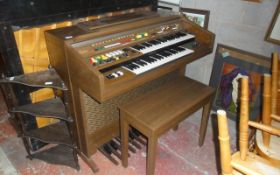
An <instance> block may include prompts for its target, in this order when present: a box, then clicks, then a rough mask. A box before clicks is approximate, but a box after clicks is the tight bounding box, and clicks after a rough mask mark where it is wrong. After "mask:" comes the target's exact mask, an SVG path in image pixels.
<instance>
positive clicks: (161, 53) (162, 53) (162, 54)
mask: <svg viewBox="0 0 280 175" xmlns="http://www.w3.org/2000/svg"><path fill="white" fill-rule="evenodd" d="M158 54H159V55H161V56H163V57H167V56H168V55H169V54H167V53H166V52H164V51H159V52H158Z"/></svg>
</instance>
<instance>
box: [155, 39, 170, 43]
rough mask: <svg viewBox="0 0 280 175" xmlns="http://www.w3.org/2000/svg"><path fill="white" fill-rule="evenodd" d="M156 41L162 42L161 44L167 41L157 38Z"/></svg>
mask: <svg viewBox="0 0 280 175" xmlns="http://www.w3.org/2000/svg"><path fill="white" fill-rule="evenodd" d="M157 40H158V41H160V42H162V43H164V42H166V41H168V40H167V39H164V38H158V39H157Z"/></svg>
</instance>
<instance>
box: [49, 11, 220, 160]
mask: <svg viewBox="0 0 280 175" xmlns="http://www.w3.org/2000/svg"><path fill="white" fill-rule="evenodd" d="M214 38H215V36H214V34H213V33H211V32H209V31H207V30H205V29H202V28H201V27H199V26H198V25H196V24H194V23H192V22H190V21H188V20H187V19H185V18H184V17H181V16H178V15H162V14H160V13H158V12H148V13H147V12H145V13H141V12H139V13H131V14H127V15H122V16H118V17H111V18H104V19H101V20H99V21H88V22H83V23H79V24H77V25H74V26H69V27H65V28H60V29H54V30H49V31H47V32H46V42H47V48H48V52H49V57H50V63H51V66H52V67H53V68H54V69H55V70H56V71H57V72H58V74H59V75H60V76H61V78H62V79H63V81H64V82H65V83H66V85H67V87H69V94H68V95H69V96H70V98H69V99H70V101H69V107H70V112H71V114H72V116H73V117H74V120H75V123H76V132H75V135H76V139H77V144H78V148H79V149H80V151H81V152H82V153H83V154H84V155H86V156H87V157H90V156H91V155H92V154H94V153H95V152H96V151H97V149H98V147H99V146H101V145H102V144H104V143H106V142H108V141H110V140H111V139H112V138H114V137H117V136H119V110H118V106H119V105H120V104H123V103H125V102H129V101H130V100H131V99H133V98H135V97H136V96H139V95H142V94H145V93H146V92H148V91H150V90H152V89H155V88H157V87H159V86H161V85H163V84H164V83H166V82H167V81H168V80H170V79H172V78H173V77H174V76H176V75H177V74H184V71H185V70H184V69H185V65H186V64H187V63H190V62H192V61H195V60H197V59H199V58H201V57H203V56H205V55H207V54H209V53H211V52H212V50H213V43H214ZM197 71H199V70H197ZM159 100H160V99H159Z"/></svg>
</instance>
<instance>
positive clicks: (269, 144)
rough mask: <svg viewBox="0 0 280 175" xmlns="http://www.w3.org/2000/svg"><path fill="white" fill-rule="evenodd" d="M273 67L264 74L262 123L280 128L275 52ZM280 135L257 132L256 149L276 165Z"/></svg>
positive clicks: (279, 153)
mask: <svg viewBox="0 0 280 175" xmlns="http://www.w3.org/2000/svg"><path fill="white" fill-rule="evenodd" d="M271 65H272V69H271V73H272V75H271V76H270V75H269V74H265V75H264V86H263V87H264V88H263V103H262V107H263V108H262V123H263V124H265V125H268V126H272V127H273V128H278V129H280V116H279V114H278V113H277V108H278V107H279V104H278V103H279V102H278V90H279V85H278V83H279V71H278V67H279V66H278V65H279V58H278V54H276V53H274V54H273V57H272V64H271ZM279 148H280V137H278V136H276V135H271V134H270V133H269V132H265V131H261V130H257V132H256V150H257V152H258V154H260V155H261V156H262V157H264V158H266V159H267V160H269V161H271V162H272V163H274V164H275V165H279V166H280V151H279Z"/></svg>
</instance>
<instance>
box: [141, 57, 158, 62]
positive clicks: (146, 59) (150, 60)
mask: <svg viewBox="0 0 280 175" xmlns="http://www.w3.org/2000/svg"><path fill="white" fill-rule="evenodd" d="M141 60H144V61H145V62H148V63H153V62H155V61H156V60H155V59H153V58H149V57H144V58H141Z"/></svg>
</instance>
